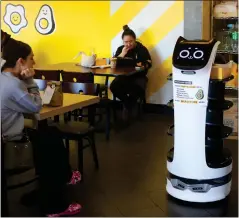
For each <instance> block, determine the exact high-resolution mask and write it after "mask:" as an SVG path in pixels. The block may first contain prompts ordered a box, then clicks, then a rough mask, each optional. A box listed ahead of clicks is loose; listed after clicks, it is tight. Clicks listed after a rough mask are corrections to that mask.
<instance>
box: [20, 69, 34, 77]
mask: <svg viewBox="0 0 239 218" xmlns="http://www.w3.org/2000/svg"><path fill="white" fill-rule="evenodd" d="M20 75H21V78H22V79H29V78H32V77H33V76H34V75H35V71H34V69H33V68H27V69H24V70H22V72H21V74H20Z"/></svg>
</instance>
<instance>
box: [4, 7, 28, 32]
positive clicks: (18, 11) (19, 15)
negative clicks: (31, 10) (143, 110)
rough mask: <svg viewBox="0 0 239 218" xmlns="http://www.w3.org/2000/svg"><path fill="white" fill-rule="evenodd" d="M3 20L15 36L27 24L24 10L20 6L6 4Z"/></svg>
mask: <svg viewBox="0 0 239 218" xmlns="http://www.w3.org/2000/svg"><path fill="white" fill-rule="evenodd" d="M3 20H4V22H5V23H6V24H7V25H8V26H9V28H10V29H11V31H12V32H13V33H15V34H17V33H19V32H20V30H21V29H22V28H24V27H26V26H27V24H28V22H27V19H26V17H25V8H24V7H23V6H22V5H13V4H7V5H6V9H5V15H4V17H3Z"/></svg>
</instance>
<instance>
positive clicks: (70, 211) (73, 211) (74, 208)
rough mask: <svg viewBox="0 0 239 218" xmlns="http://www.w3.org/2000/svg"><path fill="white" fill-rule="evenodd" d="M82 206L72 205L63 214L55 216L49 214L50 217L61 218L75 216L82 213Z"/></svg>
mask: <svg viewBox="0 0 239 218" xmlns="http://www.w3.org/2000/svg"><path fill="white" fill-rule="evenodd" d="M80 210H81V205H80V204H77V203H75V204H70V205H69V207H68V208H67V209H66V210H65V211H63V212H61V213H55V214H48V215H47V216H48V217H61V216H73V215H76V214H78V213H79V212H80Z"/></svg>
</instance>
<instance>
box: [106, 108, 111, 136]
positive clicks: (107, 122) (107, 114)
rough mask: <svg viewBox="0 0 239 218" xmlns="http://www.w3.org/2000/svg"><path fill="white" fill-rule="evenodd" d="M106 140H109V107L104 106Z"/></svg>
mask: <svg viewBox="0 0 239 218" xmlns="http://www.w3.org/2000/svg"><path fill="white" fill-rule="evenodd" d="M105 130H106V140H109V139H110V106H109V105H107V106H106V128H105Z"/></svg>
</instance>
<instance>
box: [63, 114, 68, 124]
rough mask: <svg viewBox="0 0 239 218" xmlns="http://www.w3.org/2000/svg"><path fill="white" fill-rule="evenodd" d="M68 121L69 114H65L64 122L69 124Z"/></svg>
mask: <svg viewBox="0 0 239 218" xmlns="http://www.w3.org/2000/svg"><path fill="white" fill-rule="evenodd" d="M67 121H68V113H64V122H65V123H67Z"/></svg>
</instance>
